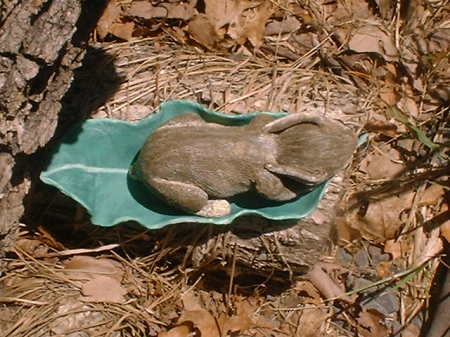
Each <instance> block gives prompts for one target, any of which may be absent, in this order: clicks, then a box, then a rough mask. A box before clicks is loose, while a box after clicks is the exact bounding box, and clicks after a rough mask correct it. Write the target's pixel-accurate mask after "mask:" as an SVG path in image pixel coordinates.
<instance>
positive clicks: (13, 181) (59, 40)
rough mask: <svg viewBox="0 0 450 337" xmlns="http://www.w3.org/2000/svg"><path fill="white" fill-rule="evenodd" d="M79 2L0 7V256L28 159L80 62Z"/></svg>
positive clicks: (47, 135)
mask: <svg viewBox="0 0 450 337" xmlns="http://www.w3.org/2000/svg"><path fill="white" fill-rule="evenodd" d="M81 11H82V8H81V1H80V0H64V1H59V0H47V1H45V0H42V1H35V0H23V1H18V0H9V1H8V0H6V1H3V2H1V3H0V167H1V169H0V238H3V239H2V240H1V241H0V255H1V254H2V253H3V252H4V251H5V248H7V247H8V246H9V245H11V244H12V243H13V238H14V233H15V232H17V229H18V224H19V221H20V218H21V216H22V215H23V212H24V205H23V200H24V197H25V196H26V194H27V192H28V190H29V188H30V182H31V177H33V176H36V175H37V174H38V173H39V172H33V167H32V165H30V163H31V161H30V157H31V156H30V155H31V154H33V153H35V152H36V151H37V150H38V149H39V148H40V147H43V146H44V145H46V144H47V143H48V142H49V140H50V139H51V138H52V136H53V135H54V133H55V129H56V127H57V124H58V116H59V112H60V110H61V99H62V97H63V96H64V94H65V93H66V92H67V90H68V89H69V87H70V84H71V81H72V78H73V71H74V69H75V68H77V67H78V66H79V65H80V64H81V60H82V58H83V55H84V48H81V47H77V46H74V44H73V37H74V34H75V32H76V30H77V27H76V25H77V23H78V21H79V18H80V15H81Z"/></svg>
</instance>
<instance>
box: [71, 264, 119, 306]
mask: <svg viewBox="0 0 450 337" xmlns="http://www.w3.org/2000/svg"><path fill="white" fill-rule="evenodd" d="M63 272H64V273H65V274H66V275H67V277H68V278H70V279H71V280H74V281H75V283H76V284H78V285H79V286H80V288H81V293H82V294H83V295H84V297H82V300H83V301H87V302H107V303H123V302H125V298H124V296H125V294H126V293H127V291H126V289H125V288H124V287H122V285H121V281H122V276H123V270H122V269H121V267H120V264H119V263H118V262H116V261H114V260H111V259H105V258H103V259H96V258H94V257H91V256H75V257H73V258H72V259H70V260H69V261H68V262H66V263H65V264H64V270H63Z"/></svg>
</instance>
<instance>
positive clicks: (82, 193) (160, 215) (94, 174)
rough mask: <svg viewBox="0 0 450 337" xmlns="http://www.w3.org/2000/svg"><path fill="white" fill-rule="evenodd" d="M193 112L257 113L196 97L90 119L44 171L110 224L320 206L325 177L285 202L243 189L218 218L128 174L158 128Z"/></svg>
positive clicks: (285, 212)
mask: <svg viewBox="0 0 450 337" xmlns="http://www.w3.org/2000/svg"><path fill="white" fill-rule="evenodd" d="M188 112H191V113H192V112H195V113H198V114H199V115H200V116H201V117H202V118H203V119H205V120H207V121H211V122H216V123H221V124H224V125H244V124H247V123H249V122H250V121H251V119H252V118H254V117H255V116H256V115H258V113H252V114H246V115H224V114H221V113H217V112H214V111H211V110H208V109H206V108H205V107H203V106H201V105H199V104H196V103H193V102H189V101H169V102H166V103H163V104H162V105H161V106H160V111H159V112H158V113H156V114H154V115H152V116H149V117H147V118H145V119H143V120H141V121H139V122H138V123H130V122H124V121H119V120H114V119H91V120H87V121H86V122H84V123H83V124H82V125H81V126H79V127H78V128H76V129H74V130H72V131H71V132H69V133H68V134H67V135H66V137H64V139H63V140H62V142H61V143H60V144H59V146H58V148H57V149H56V150H55V152H54V153H53V156H52V158H51V160H50V163H49V165H48V167H47V169H46V170H45V171H44V172H42V173H41V180H42V181H43V182H45V183H47V184H49V185H52V186H55V187H56V188H58V189H59V190H60V191H61V192H63V193H64V194H66V195H68V196H70V197H71V198H73V199H74V200H76V201H77V202H79V203H80V204H81V205H83V206H84V207H85V208H86V209H87V211H88V212H89V213H90V215H91V221H92V223H94V224H96V225H100V226H105V227H110V226H114V225H116V224H119V223H121V222H125V221H130V220H134V221H137V222H139V223H140V224H141V225H143V226H145V227H147V228H151V229H156V228H161V227H164V226H166V225H170V224H175V223H181V222H199V223H214V224H218V225H224V224H229V223H231V222H232V221H233V220H234V219H235V218H237V217H239V216H241V215H245V214H258V215H261V216H263V217H265V218H268V219H274V220H286V219H298V218H302V217H304V216H306V215H308V214H309V213H310V212H311V211H312V210H313V209H314V208H315V207H316V206H317V204H318V202H319V201H320V199H321V197H322V195H323V192H324V189H325V185H326V183H324V184H322V185H320V186H318V187H316V188H315V189H314V190H312V191H309V192H307V193H305V194H304V195H302V196H300V197H299V198H297V199H295V200H292V201H289V202H284V203H276V202H271V201H268V200H265V199H263V198H261V197H259V196H257V195H255V194H254V193H248V194H243V195H239V196H237V197H235V198H232V199H231V200H230V203H231V213H230V214H229V215H227V216H224V217H219V218H205V217H200V216H195V215H190V214H186V213H182V212H181V211H179V210H176V209H173V208H171V207H170V206H168V205H166V204H165V203H164V202H163V201H161V200H160V199H158V198H157V197H156V196H154V195H152V194H151V192H150V191H149V190H148V189H147V187H146V186H145V185H144V184H143V183H141V182H140V181H139V180H137V179H135V178H134V177H132V176H131V175H130V174H129V168H130V166H131V165H132V163H133V161H134V160H135V158H136V156H137V154H138V153H139V150H140V149H141V147H142V146H143V144H144V142H145V140H146V139H147V137H148V136H149V135H150V134H151V133H152V132H153V131H154V130H155V129H157V128H158V127H159V126H160V125H162V124H163V123H165V122H166V121H167V120H169V119H171V118H173V117H175V116H178V115H180V114H184V113H188ZM268 114H270V115H273V116H275V117H281V116H284V115H285V113H268Z"/></svg>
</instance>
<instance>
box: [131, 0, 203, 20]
mask: <svg viewBox="0 0 450 337" xmlns="http://www.w3.org/2000/svg"><path fill="white" fill-rule="evenodd" d="M195 3H196V1H192V0H191V1H189V2H181V3H180V2H176V3H170V2H162V3H159V5H158V6H153V5H152V4H151V3H150V2H148V1H133V2H132V3H131V6H130V8H129V9H128V10H127V12H126V14H127V15H129V16H136V17H139V18H143V19H153V18H166V19H180V20H183V21H188V20H189V19H191V18H192V17H193V16H194V14H195V12H196V10H195V7H194V6H195Z"/></svg>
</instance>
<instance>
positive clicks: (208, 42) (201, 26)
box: [187, 14, 221, 49]
mask: <svg viewBox="0 0 450 337" xmlns="http://www.w3.org/2000/svg"><path fill="white" fill-rule="evenodd" d="M187 29H188V32H189V34H190V36H191V38H192V39H193V40H194V41H196V42H198V43H200V44H201V45H203V46H205V47H207V48H208V49H214V48H215V47H216V46H217V44H218V42H219V41H220V40H221V37H220V36H219V35H218V34H217V33H216V31H215V30H214V26H213V24H212V23H211V22H210V21H209V19H208V18H207V17H206V15H204V14H198V15H196V16H194V18H193V19H192V20H190V21H189V24H188V28H187Z"/></svg>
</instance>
